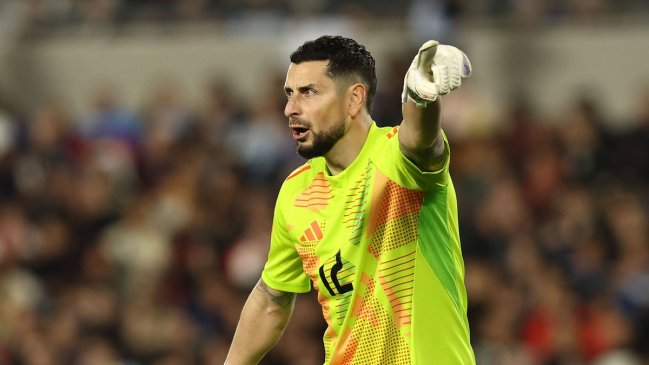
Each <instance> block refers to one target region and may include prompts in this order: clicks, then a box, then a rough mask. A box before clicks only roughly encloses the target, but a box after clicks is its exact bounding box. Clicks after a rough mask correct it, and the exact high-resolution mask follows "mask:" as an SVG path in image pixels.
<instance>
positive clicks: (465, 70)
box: [460, 51, 473, 79]
mask: <svg viewBox="0 0 649 365" xmlns="http://www.w3.org/2000/svg"><path fill="white" fill-rule="evenodd" d="M460 53H462V71H461V72H460V77H462V78H463V79H466V78H468V77H469V76H471V72H473V69H472V67H471V61H469V57H467V56H466V54H465V53H464V52H462V51H460Z"/></svg>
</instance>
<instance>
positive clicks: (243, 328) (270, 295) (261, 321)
mask: <svg viewBox="0 0 649 365" xmlns="http://www.w3.org/2000/svg"><path fill="white" fill-rule="evenodd" d="M295 296H296V294H295V293H289V292H282V291H279V290H275V289H272V288H270V287H268V285H266V283H264V281H263V280H262V279H259V282H257V285H256V286H255V287H254V289H253V290H252V292H251V293H250V296H249V297H248V300H247V301H246V304H245V305H244V307H243V311H242V312H241V318H240V319H239V325H238V326H237V330H236V333H235V334H234V339H233V340H232V345H231V346H230V351H229V352H228V357H227V359H226V360H225V364H226V365H252V364H257V363H258V362H259V361H260V360H261V359H262V358H263V357H264V355H265V354H266V353H267V352H268V351H269V350H270V349H271V348H272V347H273V346H275V344H276V343H277V341H278V340H279V338H280V337H281V336H282V333H283V332H284V328H286V324H287V323H288V320H289V319H290V317H291V313H292V312H293V306H294V304H295Z"/></svg>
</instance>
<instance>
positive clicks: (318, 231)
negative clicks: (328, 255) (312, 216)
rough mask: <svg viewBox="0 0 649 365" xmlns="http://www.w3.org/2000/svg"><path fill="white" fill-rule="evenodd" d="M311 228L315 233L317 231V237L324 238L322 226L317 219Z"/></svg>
mask: <svg viewBox="0 0 649 365" xmlns="http://www.w3.org/2000/svg"><path fill="white" fill-rule="evenodd" d="M311 228H312V229H313V233H315V237H316V238H317V239H319V240H321V239H322V231H321V230H320V226H319V225H318V222H317V221H313V222H311Z"/></svg>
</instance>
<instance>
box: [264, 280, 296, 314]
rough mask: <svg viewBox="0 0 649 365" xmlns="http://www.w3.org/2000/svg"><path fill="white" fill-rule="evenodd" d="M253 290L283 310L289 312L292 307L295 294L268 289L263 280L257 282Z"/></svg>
mask: <svg viewBox="0 0 649 365" xmlns="http://www.w3.org/2000/svg"><path fill="white" fill-rule="evenodd" d="M255 289H256V290H259V291H261V292H262V293H263V294H265V295H267V296H268V297H270V299H271V300H272V301H273V303H275V304H277V305H278V306H280V307H281V308H283V309H285V310H290V309H291V307H292V306H293V301H294V300H295V293H289V292H283V291H277V290H273V289H271V288H269V287H268V285H266V283H264V281H263V280H259V282H258V283H257V285H256V286H255Z"/></svg>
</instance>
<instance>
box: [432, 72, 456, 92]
mask: <svg viewBox="0 0 649 365" xmlns="http://www.w3.org/2000/svg"><path fill="white" fill-rule="evenodd" d="M431 70H432V72H433V78H434V80H435V85H436V86H437V91H438V92H439V94H440V95H446V94H448V93H449V92H450V91H451V87H450V80H449V70H448V66H445V65H440V66H437V65H435V66H433V67H431Z"/></svg>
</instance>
